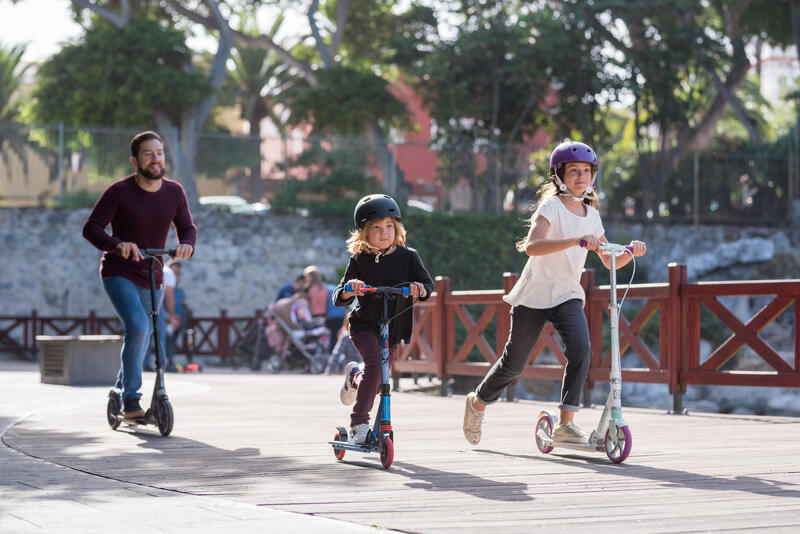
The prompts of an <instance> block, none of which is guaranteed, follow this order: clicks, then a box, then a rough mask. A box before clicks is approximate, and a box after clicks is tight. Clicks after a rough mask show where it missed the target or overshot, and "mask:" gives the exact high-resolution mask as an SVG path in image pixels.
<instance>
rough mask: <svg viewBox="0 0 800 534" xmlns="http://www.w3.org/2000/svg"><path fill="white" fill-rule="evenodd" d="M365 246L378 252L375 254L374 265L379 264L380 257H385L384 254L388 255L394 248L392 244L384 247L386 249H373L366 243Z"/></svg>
mask: <svg viewBox="0 0 800 534" xmlns="http://www.w3.org/2000/svg"><path fill="white" fill-rule="evenodd" d="M366 245H367V246H368V247H369V248H371V249H374V250H377V251H378V252H377V253H376V254H375V263H380V261H381V256H385V255H386V254H387V253H388V252H389V251H390V250H392V248H393V247H394V243H392V244H391V245H389V246H388V247H386V248H378V247H374V246H372V245H370V244H369V243H367V244H366Z"/></svg>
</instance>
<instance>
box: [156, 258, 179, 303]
mask: <svg viewBox="0 0 800 534" xmlns="http://www.w3.org/2000/svg"><path fill="white" fill-rule="evenodd" d="M161 272H162V274H163V276H164V285H163V286H161V300H159V301H158V307H159V309H160V308H161V307H162V306H163V305H164V295H165V294H166V289H167V288H168V287H171V288H173V289H175V286H177V285H178V277H177V276H175V271H173V270H172V269H170V267H169V265H164V268H163V269H161Z"/></svg>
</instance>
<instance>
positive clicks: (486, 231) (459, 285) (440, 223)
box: [402, 208, 527, 290]
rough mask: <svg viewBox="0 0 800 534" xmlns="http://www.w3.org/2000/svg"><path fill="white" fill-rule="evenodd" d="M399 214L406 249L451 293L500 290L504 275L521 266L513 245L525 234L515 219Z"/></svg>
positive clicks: (505, 216)
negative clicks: (445, 278)
mask: <svg viewBox="0 0 800 534" xmlns="http://www.w3.org/2000/svg"><path fill="white" fill-rule="evenodd" d="M402 211H403V224H404V226H405V228H406V230H407V232H408V237H407V244H408V245H409V246H411V247H413V248H416V249H417V250H419V253H420V256H421V257H422V260H423V262H424V263H425V266H426V267H427V268H428V271H429V272H430V273H431V276H437V275H447V276H449V277H450V286H451V288H452V289H464V290H467V289H491V288H495V289H499V288H502V287H503V273H504V272H516V273H520V272H522V268H523V267H524V266H525V261H526V259H527V258H526V256H525V254H522V253H520V252H517V250H516V248H515V245H514V243H515V242H517V241H519V240H520V239H521V238H522V237H524V236H525V234H526V233H527V229H526V227H525V222H524V221H522V220H521V219H520V218H519V217H518V216H516V215H509V214H501V215H492V214H488V213H468V212H457V213H444V212H433V213H426V212H420V211H414V210H410V209H408V208H405V209H403V210H402Z"/></svg>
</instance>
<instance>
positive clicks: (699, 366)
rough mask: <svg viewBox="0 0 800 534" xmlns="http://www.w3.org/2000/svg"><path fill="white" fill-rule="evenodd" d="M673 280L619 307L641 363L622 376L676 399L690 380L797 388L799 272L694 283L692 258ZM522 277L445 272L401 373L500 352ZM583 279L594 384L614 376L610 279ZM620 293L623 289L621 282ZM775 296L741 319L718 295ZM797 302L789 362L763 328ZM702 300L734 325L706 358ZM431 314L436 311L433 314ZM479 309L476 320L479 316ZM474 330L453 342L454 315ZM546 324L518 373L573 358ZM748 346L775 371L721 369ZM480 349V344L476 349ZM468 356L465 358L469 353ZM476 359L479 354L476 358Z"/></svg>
mask: <svg viewBox="0 0 800 534" xmlns="http://www.w3.org/2000/svg"><path fill="white" fill-rule="evenodd" d="M668 274H669V276H668V280H669V281H668V282H667V283H656V284H634V285H632V286H631V288H630V291H629V292H628V295H627V299H628V300H629V301H630V300H640V301H644V302H643V303H642V306H641V308H639V310H638V312H637V313H636V316H635V317H633V318H632V319H630V320H628V319H626V318H625V316H624V315H621V316H620V350H621V352H622V354H623V355H624V354H626V353H627V352H628V351H633V352H634V353H635V354H636V355H637V356H638V359H639V360H640V362H641V364H640V365H639V366H637V367H633V368H623V369H622V377H623V381H628V382H651V383H662V384H667V385H668V386H669V391H670V392H671V393H673V394H674V395H675V403H676V404H675V408H676V409H678V408H679V405H680V402H681V401H680V396H681V395H682V394H683V393H685V391H686V387H687V385H689V384H715V385H730V386H737V385H739V386H740V385H750V386H771V387H800V336H798V335H797V332H798V331H800V314H798V313H797V309H798V304H800V280H770V281H758V282H713V283H712V282H699V283H693V284H690V283H687V281H686V266H684V265H677V264H670V265H669V273H668ZM516 280H517V275H514V274H509V273H506V274H505V275H504V277H503V288H504V289H503V290H497V291H450V283H449V280H448V279H447V278H443V277H438V278H437V279H436V292H435V293H434V294H433V295H432V296H431V299H430V300H429V301H428V302H426V303H424V304H423V305H422V306H418V309H417V310H416V314H417V321H418V322H417V327H416V328H415V333H414V337H413V338H412V340H411V343H410V344H409V345H407V346H405V347H403V350H402V351H401V352H400V353H399V354H398V356H397V359H396V360H395V363H394V366H393V369H394V371H395V372H396V373H401V372H428V373H433V372H434V370H435V374H436V375H437V376H438V377H439V378H440V379H442V380H446V379H447V378H448V377H451V376H455V375H473V376H483V375H484V374H486V372H487V371H488V369H489V367H490V366H491V365H493V364H494V362H495V361H496V359H497V357H498V356H499V355H500V354H501V353H502V350H503V345H504V344H505V341H506V339H507V338H508V332H509V329H510V322H509V306H508V305H507V304H506V303H505V302H504V301H503V300H502V297H503V295H504V294H505V293H507V292H508V291H510V289H511V288H512V287H513V285H514V283H515V282H516ZM581 283H582V285H583V287H584V290H585V291H586V295H587V301H586V306H585V308H584V311H585V313H586V317H587V321H588V323H589V330H590V334H591V343H592V351H593V355H592V359H591V366H590V370H589V378H588V380H589V384H590V385H591V384H592V383H593V382H594V381H598V380H599V381H605V380H608V375H609V372H610V367H611V364H610V348H609V347H608V346H607V343H605V342H604V340H603V328H604V324H606V323H607V321H608V304H609V298H610V288H609V286H595V285H594V273H593V272H592V271H586V272H584V275H583V278H582V280H581ZM618 292H619V295H620V296H621V295H622V293H623V289H622V288H619V287H618ZM751 295H752V296H757V295H774V298H773V300H772V301H771V302H770V303H769V304H767V305H766V306H765V307H764V308H763V309H761V310H760V311H759V312H757V313H756V314H755V315H754V316H753V317H752V318H751V319H750V320H749V321H747V323H742V322H741V321H739V320H738V319H737V318H736V317H735V316H734V315H733V313H731V312H730V310H728V309H727V308H726V307H725V306H724V305H723V304H722V303H720V301H719V300H718V298H717V297H721V296H751ZM792 304H794V307H793V313H794V317H793V320H792V324H793V325H794V330H793V333H794V358H793V360H792V361H788V362H787V361H785V360H784V359H783V358H781V357H780V356H779V355H778V354H777V352H776V351H775V350H774V349H773V348H772V347H770V346H769V344H768V343H767V342H766V341H765V340H764V339H762V338H761V337H759V335H758V333H759V332H760V331H761V330H763V328H764V327H765V326H766V325H767V324H768V323H770V322H772V321H773V320H775V319H776V318H777V317H778V316H780V315H781V314H782V313H784V312H786V311H787V310H788V309H789V308H791V307H792ZM468 305H472V307H473V308H474V307H481V306H482V307H483V309H482V312H480V313H479V314H475V315H474V316H473V315H471V314H470V312H469V310H468V309H467V308H466V306H468ZM701 306H704V307H705V308H706V309H708V310H709V311H710V312H711V313H712V314H713V315H714V316H716V317H717V318H718V319H719V320H721V321H722V323H723V324H725V325H726V326H727V327H728V328H730V329H731V331H732V332H733V334H732V335H731V337H729V338H728V340H727V341H725V342H724V343H722V344H721V345H720V346H719V347H716V349H715V350H714V351H713V352H712V354H711V355H710V356H709V357H708V358H707V359H706V360H705V361H704V362H700V353H699V347H700V307H701ZM656 315H657V316H658V347H657V348H656V350H654V348H653V347H649V346H648V345H647V344H646V343H645V341H644V340H643V339H642V338H641V337H640V333H641V332H642V331H643V329H644V328H645V327H646V326H648V324H649V323H650V322H651V321H654V320H655V317H656ZM429 316H432V317H433V320H430V318H429ZM476 317H477V319H476ZM457 321H458V322H460V323H461V324H462V325H463V327H464V328H465V329H466V331H467V334H466V336H461V337H463V340H460V341H459V344H458V346H456V322H457ZM492 321H494V326H495V332H496V333H495V339H494V345H492V344H491V343H490V342H489V341H488V340H487V339H486V338H485V336H484V333H485V330H486V327H487V326H488V325H489V323H490V322H492ZM554 334H555V333H554V331H553V329H552V327H551V326H550V325H549V324H548V325H547V327H546V328H545V329H544V331H543V332H542V335H541V336H540V338H539V340H538V342H537V343H536V345H535V346H534V348H533V350H532V351H531V356H530V359H529V360H528V364H527V366H526V367H525V369H524V371H523V373H522V375H521V376H523V377H530V378H542V379H550V380H560V379H561V376H562V373H563V365H564V364H565V363H566V359H565V357H564V354H563V351H562V349H561V344H560V342H559V341H558V340H557V337H556V336H555V335H554ZM744 345H748V346H749V347H750V348H751V349H752V350H753V351H754V353H755V354H756V355H757V356H758V357H759V358H761V359H762V360H763V361H765V362H766V363H767V364H768V365H769V366H770V367H771V368H772V370H771V371H760V370H736V371H726V370H723V369H722V367H723V365H724V364H725V363H726V362H727V361H728V360H729V359H730V358H731V357H732V356H733V355H734V354H735V352H736V351H738V350H739V349H740V348H742V347H743V346H744ZM545 348H549V349H550V352H551V353H552V354H553V355H554V356H555V359H556V361H555V362H551V363H545V362H540V361H539V360H540V357H541V355H542V352H543V351H544V349H545ZM474 349H477V350H474ZM469 355H471V356H470V357H469V359H467V358H468V356H469ZM476 360H477V361H476Z"/></svg>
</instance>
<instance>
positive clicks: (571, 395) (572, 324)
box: [463, 140, 646, 445]
mask: <svg viewBox="0 0 800 534" xmlns="http://www.w3.org/2000/svg"><path fill="white" fill-rule="evenodd" d="M597 168H598V160H597V154H595V151H594V150H593V149H592V148H591V147H590V146H588V145H586V144H584V143H579V142H577V141H569V140H567V141H565V142H563V143H561V144H560V145H558V146H557V147H556V148H555V149H554V150H553V152H552V153H551V154H550V173H549V174H550V176H549V178H550V180H549V181H548V182H547V183H546V184H545V185H543V186H542V187H541V189H540V190H539V202H538V205H537V206H536V209H535V211H534V213H533V216H532V217H531V227H530V230H529V232H528V236H527V238H525V239H524V240H522V241H520V242H519V243H517V250H519V251H520V252H525V253H526V254H527V255H528V256H529V257H528V262H527V263H526V265H525V268H524V270H523V271H522V274H521V275H520V277H519V280H518V281H517V283H516V284H515V285H514V287H513V288H512V290H511V291H510V292H509V293H508V295H506V296H504V297H503V300H505V301H506V302H507V303H508V304H510V305H511V307H512V308H511V331H510V333H509V336H508V341H507V342H506V345H505V349H504V350H503V355H502V356H501V357H500V359H498V360H497V362H496V363H495V364H494V366H492V368H491V369H490V370H489V373H488V374H487V375H486V377H484V379H483V381H482V382H481V383H480V385H479V386H478V387H477V388H476V390H475V391H473V392H471V393H469V394H468V395H467V398H466V407H465V411H464V425H463V429H464V436H465V437H466V438H467V441H469V442H470V443H471V444H473V445H477V444H478V443H479V442H480V439H481V425H482V424H483V415H484V410H485V409H486V406H487V405H489V404H492V403H494V402H496V401H497V400H498V399H499V398H500V395H501V394H502V392H503V390H504V389H505V387H506V386H507V385H508V384H510V383H511V382H512V381H513V380H514V379H515V378H517V377H518V376H519V375H520V373H522V371H523V369H524V368H525V365H526V364H527V362H528V357H529V356H530V353H531V350H533V346H534V344H535V343H536V340H537V339H538V338H539V334H540V333H541V331H542V329H543V328H544V326H545V323H547V322H548V321H549V322H550V323H551V324H552V325H553V327H554V328H555V330H556V331H557V332H558V334H559V336H560V337H561V340H562V341H563V343H564V347H565V350H564V355H565V356H566V358H567V365H566V367H565V368H564V377H563V380H562V383H561V402H560V404H559V424H558V425H557V426H556V428H555V429H554V430H553V439H554V441H557V442H558V441H562V442H583V443H585V442H586V441H587V439H588V436H587V435H586V434H585V433H584V432H583V431H582V430H581V429H580V428H579V427H578V426H577V425H576V424H575V423H574V421H573V419H574V417H575V414H576V413H577V411H578V409H579V403H580V394H581V391H582V389H583V384H584V382H586V376H587V374H588V372H589V359H590V356H591V350H590V342H589V327H588V325H587V323H586V316H585V315H584V313H583V303H584V300H585V298H586V296H585V295H584V292H583V288H582V287H581V284H580V279H581V272H582V271H583V266H584V263H585V261H586V255H587V253H588V251H589V250H594V251H597V248H598V246H599V245H600V243H607V242H608V241H607V239H606V237H605V230H604V229H603V223H602V221H601V220H600V213H599V212H598V211H597V205H598V197H597V193H596V192H595V190H594V181H595V177H596V176H597ZM582 241H583V242H585V246H581V245H582V243H581V242H582ZM630 246H631V247H632V249H633V255H634V256H642V255H643V254H644V253H645V251H646V246H645V243H644V242H642V241H631V243H630ZM599 256H600V260H601V261H602V262H603V264H604V265H605V266H606V267H610V261H609V260H608V257H607V256H605V255H603V254H599ZM630 259H631V256H629V255H624V256H621V257H619V258H617V268H619V267H622V266H623V265H625V264H627V263H628V262H629V261H630Z"/></svg>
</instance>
